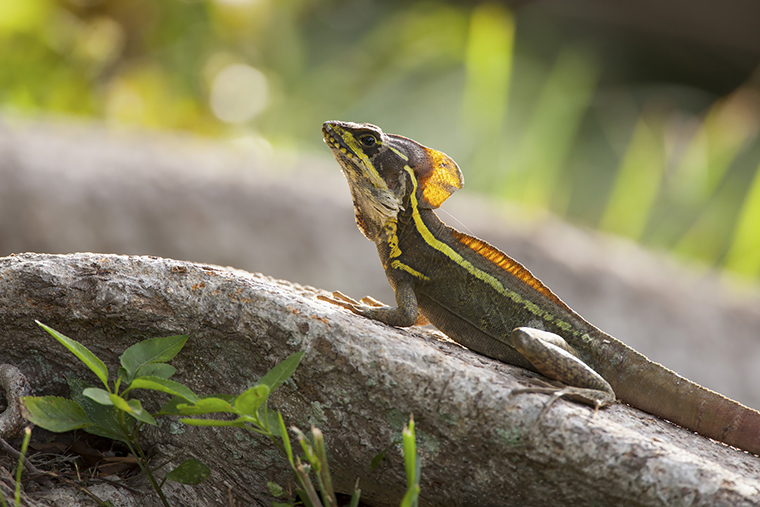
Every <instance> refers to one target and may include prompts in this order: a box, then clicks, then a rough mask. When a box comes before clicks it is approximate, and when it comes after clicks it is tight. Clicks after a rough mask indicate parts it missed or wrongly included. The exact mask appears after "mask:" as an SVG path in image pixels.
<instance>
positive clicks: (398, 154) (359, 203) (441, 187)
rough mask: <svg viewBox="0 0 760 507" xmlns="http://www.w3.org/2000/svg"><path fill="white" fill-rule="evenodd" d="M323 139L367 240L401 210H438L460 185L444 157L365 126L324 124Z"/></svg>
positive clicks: (453, 166)
mask: <svg viewBox="0 0 760 507" xmlns="http://www.w3.org/2000/svg"><path fill="white" fill-rule="evenodd" d="M322 135H323V136H324V138H325V142H326V143H327V145H328V146H329V147H330V149H331V150H332V152H333V155H334V156H335V160H337V161H338V163H339V164H340V167H341V169H342V170H343V174H344V175H345V176H346V179H347V180H348V186H349V187H350V189H351V197H352V198H353V201H354V211H355V213H356V224H357V225H358V226H359V229H360V230H361V231H362V233H364V235H365V236H366V237H367V238H368V239H369V240H371V241H376V240H377V239H378V237H379V236H380V233H381V231H382V230H383V228H384V227H385V225H386V224H388V223H389V222H395V221H396V220H397V217H398V214H399V213H400V212H401V211H403V210H404V208H405V206H418V207H419V208H428V209H433V208H437V207H438V206H440V205H441V203H443V201H445V200H446V199H447V198H448V197H449V196H450V195H451V194H452V193H453V192H455V191H457V190H459V189H460V188H462V185H463V184H464V178H463V177H462V173H461V171H460V170H459V167H458V166H457V164H456V162H454V161H453V160H452V159H451V158H450V157H449V156H448V155H446V154H445V153H442V152H440V151H436V150H433V149H431V148H428V147H426V146H423V145H421V144H419V143H417V142H415V141H412V140H411V139H408V138H406V137H402V136H397V135H393V134H386V133H385V132H383V131H382V130H380V128H378V127H376V126H374V125H371V124H369V123H350V122H342V121H328V122H325V123H324V125H322Z"/></svg>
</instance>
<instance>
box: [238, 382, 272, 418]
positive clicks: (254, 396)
mask: <svg viewBox="0 0 760 507" xmlns="http://www.w3.org/2000/svg"><path fill="white" fill-rule="evenodd" d="M268 396H269V386H267V385H256V386H253V387H251V388H250V389H248V390H246V391H245V392H243V393H242V394H241V395H240V396H238V397H237V398H235V408H236V409H238V410H239V411H240V413H241V414H246V415H250V416H252V417H257V412H258V410H259V407H260V406H261V405H262V404H263V403H264V402H265V401H267V397H268Z"/></svg>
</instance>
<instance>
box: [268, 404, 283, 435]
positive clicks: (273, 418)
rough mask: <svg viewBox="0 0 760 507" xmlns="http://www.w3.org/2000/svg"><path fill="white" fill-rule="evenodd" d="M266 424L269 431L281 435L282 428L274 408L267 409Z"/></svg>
mask: <svg viewBox="0 0 760 507" xmlns="http://www.w3.org/2000/svg"><path fill="white" fill-rule="evenodd" d="M265 414H266V424H267V429H268V430H269V432H270V433H271V434H272V435H273V436H275V437H282V433H281V432H282V428H280V416H279V415H278V412H277V411H275V410H267V411H266V412H265Z"/></svg>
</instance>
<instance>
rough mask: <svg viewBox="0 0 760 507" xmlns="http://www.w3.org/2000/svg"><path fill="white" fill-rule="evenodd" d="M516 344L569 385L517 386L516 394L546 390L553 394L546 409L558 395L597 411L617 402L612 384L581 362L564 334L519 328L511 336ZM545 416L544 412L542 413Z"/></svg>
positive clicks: (545, 372)
mask: <svg viewBox="0 0 760 507" xmlns="http://www.w3.org/2000/svg"><path fill="white" fill-rule="evenodd" d="M510 340H511V342H512V346H513V347H514V348H515V349H516V350H517V351H518V352H520V354H522V355H523V356H525V358H526V359H528V361H530V362H531V363H532V364H533V366H535V367H536V369H537V370H538V371H539V372H540V373H542V374H543V375H545V376H547V377H549V378H550V379H552V380H558V381H560V382H562V383H564V384H567V386H566V387H557V388H553V387H543V388H529V389H516V390H514V391H513V394H520V393H526V392H531V393H544V394H550V395H552V398H553V399H552V400H550V402H549V404H548V405H547V407H546V408H545V409H544V412H545V411H546V410H547V409H548V407H549V406H551V404H552V403H554V401H556V400H557V399H558V398H568V399H570V400H573V401H577V402H579V403H584V404H586V405H591V406H592V407H595V408H596V409H597V410H598V409H599V408H600V407H607V406H609V405H612V404H613V403H614V402H615V391H613V390H612V387H611V386H610V384H609V383H608V382H607V381H606V380H604V378H602V376H601V375H599V374H598V373H597V372H595V371H594V370H593V369H592V368H591V367H590V366H588V365H587V364H586V363H584V362H583V361H581V360H580V359H579V358H578V357H577V356H576V355H575V354H574V351H573V349H572V348H571V347H570V346H569V345H568V344H567V343H566V342H565V340H563V339H562V337H560V336H558V335H556V334H554V333H549V332H546V331H541V330H538V329H533V328H529V327H518V328H517V329H515V330H514V331H512V334H511V335H510ZM542 416H543V412H542Z"/></svg>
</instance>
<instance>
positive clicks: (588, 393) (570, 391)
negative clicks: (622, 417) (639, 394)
mask: <svg viewBox="0 0 760 507" xmlns="http://www.w3.org/2000/svg"><path fill="white" fill-rule="evenodd" d="M542 383H544V384H546V383H545V382H542ZM547 385H548V384H547ZM526 393H538V394H548V395H551V398H550V399H549V401H547V402H546V405H544V408H543V409H542V410H541V413H540V414H538V418H536V422H535V423H534V425H533V427H532V428H531V430H530V432H529V433H528V436H529V438H532V437H533V435H535V433H536V430H537V429H538V425H539V424H540V423H541V420H542V419H543V418H544V416H545V415H546V413H547V412H549V409H550V408H551V407H552V405H554V403H555V402H556V401H557V400H558V399H560V398H568V399H570V400H573V401H577V402H580V403H583V404H585V405H591V406H593V407H594V415H596V413H597V412H598V411H599V409H600V408H603V407H608V406H610V405H612V404H613V403H615V397H614V396H612V395H610V394H609V393H606V392H604V391H597V390H595V389H584V388H582V387H572V386H565V387H530V388H524V389H513V390H512V392H511V393H510V394H509V396H510V398H511V397H512V396H516V395H518V394H526Z"/></svg>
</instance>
